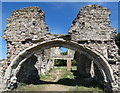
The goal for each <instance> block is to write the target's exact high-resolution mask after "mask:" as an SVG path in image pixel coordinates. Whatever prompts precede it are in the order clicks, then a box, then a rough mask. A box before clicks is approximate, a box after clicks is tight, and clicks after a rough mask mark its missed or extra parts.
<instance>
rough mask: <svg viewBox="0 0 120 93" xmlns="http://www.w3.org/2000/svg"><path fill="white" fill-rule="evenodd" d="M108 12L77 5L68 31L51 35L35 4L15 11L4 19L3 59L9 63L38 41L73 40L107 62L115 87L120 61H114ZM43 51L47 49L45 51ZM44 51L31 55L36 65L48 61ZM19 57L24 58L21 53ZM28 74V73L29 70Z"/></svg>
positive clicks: (107, 10)
mask: <svg viewBox="0 0 120 93" xmlns="http://www.w3.org/2000/svg"><path fill="white" fill-rule="evenodd" d="M110 13H111V12H110V10H109V9H107V8H104V7H101V6H97V5H88V6H85V7H83V8H81V10H80V12H79V13H78V15H77V17H76V18H75V20H74V21H73V25H72V27H71V29H70V30H69V34H68V35H66V36H65V35H54V34H50V33H49V32H48V26H47V25H46V23H45V14H44V12H43V11H42V10H41V9H40V8H39V7H28V8H23V9H20V10H15V11H14V12H13V13H12V15H11V16H10V18H9V19H7V26H6V29H5V35H4V36H3V37H4V38H5V40H6V41H7V49H8V50H7V54H8V56H7V61H8V62H9V63H10V62H12V60H13V59H14V58H15V57H16V56H17V55H18V54H19V53H20V52H21V51H23V50H25V49H26V48H29V47H30V46H32V45H36V44H40V43H41V42H47V41H49V40H54V39H61V40H66V42H75V43H77V44H79V46H84V47H85V48H86V49H89V50H91V51H93V52H97V53H100V54H101V55H102V57H104V58H105V59H106V60H107V61H108V63H109V65H110V67H111V68H112V70H113V72H114V73H113V74H114V77H115V81H116V82H115V85H113V86H114V87H116V88H118V87H119V86H118V85H120V82H119V79H120V76H119V72H120V70H119V68H118V67H119V66H120V62H119V60H118V53H117V50H118V48H117V46H116V44H115V41H114V36H115V33H116V32H115V29H114V28H112V27H111V26H110V20H109V16H110ZM50 44H51V43H50ZM50 44H49V45H50ZM38 50H39V49H38ZM46 51H47V52H49V50H46ZM47 52H45V51H44V53H43V54H41V53H40V55H37V54H36V55H35V56H36V57H37V58H38V61H39V62H38V63H39V64H40V63H41V61H43V60H45V61H44V62H43V63H44V64H42V65H45V64H46V62H49V60H47V59H48V57H44V56H43V55H47V54H46V53H47ZM21 58H24V57H22V56H21ZM82 65H83V64H82ZM45 66H47V65H45ZM32 68H33V66H32ZM38 68H39V67H38ZM26 69H27V68H26ZM33 70H34V69H31V71H33ZM34 71H35V70H34ZM28 72H29V71H28ZM38 73H40V72H38ZM30 75H32V73H31V74H30ZM25 76H26V75H25ZM15 80H16V79H15Z"/></svg>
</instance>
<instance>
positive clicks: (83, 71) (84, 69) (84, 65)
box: [75, 52, 91, 77]
mask: <svg viewBox="0 0 120 93" xmlns="http://www.w3.org/2000/svg"><path fill="white" fill-rule="evenodd" d="M75 59H76V61H77V71H78V73H79V74H80V75H82V76H84V77H90V76H91V74H90V70H91V60H90V59H89V58H88V57H87V56H85V55H84V54H80V53H78V52H76V54H75Z"/></svg>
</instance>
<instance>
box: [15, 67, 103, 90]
mask: <svg viewBox="0 0 120 93" xmlns="http://www.w3.org/2000/svg"><path fill="white" fill-rule="evenodd" d="M75 69H76V67H72V70H73V71H72V72H70V71H67V69H66V67H55V68H54V69H52V70H50V71H49V72H48V73H46V75H42V76H41V77H40V80H41V81H42V83H41V84H37V85H33V84H29V85H26V84H22V85H21V86H19V87H18V88H17V90H20V91H103V90H102V89H100V88H99V87H98V86H96V87H95V86H84V80H83V79H82V78H79V77H77V76H76V75H75V72H74V71H75ZM87 83H88V82H87ZM92 83H94V82H92ZM93 85H94V84H93Z"/></svg>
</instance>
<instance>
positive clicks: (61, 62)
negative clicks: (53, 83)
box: [54, 59, 67, 66]
mask: <svg viewBox="0 0 120 93" xmlns="http://www.w3.org/2000/svg"><path fill="white" fill-rule="evenodd" d="M54 63H55V64H54V65H55V66H66V65H67V61H66V60H60V59H55V62H54Z"/></svg>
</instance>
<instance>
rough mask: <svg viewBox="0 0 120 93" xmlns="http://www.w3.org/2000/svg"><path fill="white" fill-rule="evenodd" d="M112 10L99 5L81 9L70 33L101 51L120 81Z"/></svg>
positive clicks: (77, 39) (87, 45)
mask: <svg viewBox="0 0 120 93" xmlns="http://www.w3.org/2000/svg"><path fill="white" fill-rule="evenodd" d="M110 14H111V11H110V10H109V9H108V8H104V7H101V6H97V5H88V6H85V7H83V8H81V9H80V11H79V13H78V14H77V17H76V18H75V20H74V21H73V24H72V27H71V28H70V29H69V34H70V35H71V37H72V40H75V41H77V42H78V43H79V44H82V45H84V46H85V47H88V48H90V49H91V50H93V51H94V50H95V51H98V52H99V53H101V54H102V55H103V56H104V57H105V58H106V59H107V60H108V63H109V64H110V66H111V68H112V69H113V71H114V76H115V78H116V82H117V83H118V78H120V77H119V74H118V72H119V70H118V67H119V65H118V63H119V60H118V47H117V46H116V44H115V39H114V38H115V36H116V30H115V28H113V27H111V26H110V19H109V17H110Z"/></svg>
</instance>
